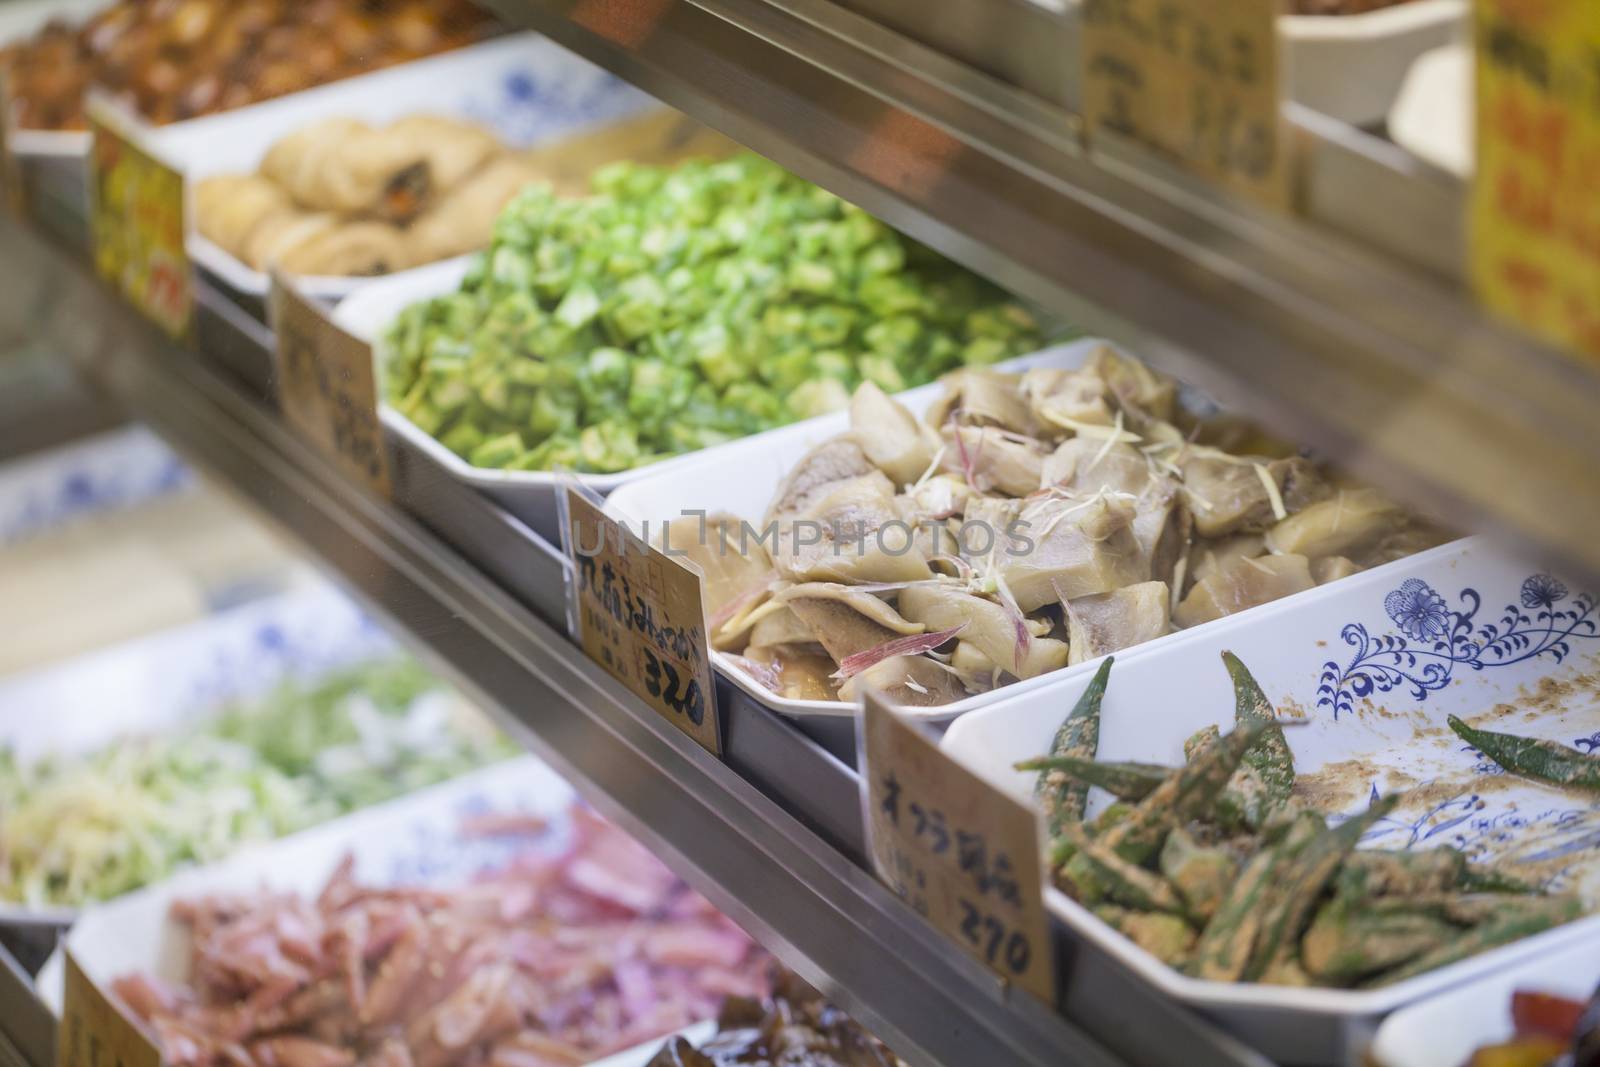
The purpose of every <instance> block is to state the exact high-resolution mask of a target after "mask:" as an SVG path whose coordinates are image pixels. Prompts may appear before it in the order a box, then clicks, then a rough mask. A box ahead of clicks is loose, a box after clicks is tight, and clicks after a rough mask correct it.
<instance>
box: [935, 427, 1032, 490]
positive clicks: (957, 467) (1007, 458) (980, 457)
mask: <svg viewBox="0 0 1600 1067" xmlns="http://www.w3.org/2000/svg"><path fill="white" fill-rule="evenodd" d="M943 438H944V442H945V448H944V452H943V458H942V459H941V461H940V463H941V465H942V467H943V469H944V470H946V471H950V472H954V473H959V474H960V475H962V476H963V477H964V478H965V479H966V481H967V484H968V485H970V486H971V487H972V490H973V491H974V492H978V493H988V492H993V491H995V490H999V491H1000V492H1002V493H1005V494H1006V495H1007V496H1027V495H1028V494H1029V493H1031V492H1033V491H1034V490H1035V489H1037V488H1039V470H1040V466H1041V464H1043V462H1044V458H1045V454H1046V453H1045V449H1044V446H1043V445H1041V444H1039V443H1038V442H1037V441H1034V440H1033V439H1032V438H1019V437H1017V436H1016V435H1014V434H1008V433H1004V432H1002V431H1000V430H996V429H994V428H993V427H988V426H983V427H975V426H946V427H945V428H944V431H943Z"/></svg>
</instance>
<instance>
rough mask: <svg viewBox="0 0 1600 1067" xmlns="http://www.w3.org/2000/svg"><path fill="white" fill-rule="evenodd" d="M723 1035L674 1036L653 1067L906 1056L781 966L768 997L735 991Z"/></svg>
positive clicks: (850, 1062) (840, 1063) (866, 1065)
mask: <svg viewBox="0 0 1600 1067" xmlns="http://www.w3.org/2000/svg"><path fill="white" fill-rule="evenodd" d="M717 1031H718V1032H717V1036H716V1037H713V1038H712V1039H711V1040H710V1041H708V1042H706V1043H705V1044H704V1045H701V1046H700V1047H699V1048H695V1047H694V1046H693V1045H691V1044H690V1043H689V1042H688V1041H686V1040H684V1039H683V1038H681V1037H675V1038H673V1039H672V1040H671V1041H669V1042H668V1043H667V1044H666V1045H665V1046H664V1047H663V1048H662V1049H661V1051H660V1052H658V1053H656V1056H655V1059H653V1060H651V1061H650V1063H649V1065H648V1067H733V1065H734V1064H762V1065H777V1064H781V1065H782V1067H903V1061H902V1060H901V1059H900V1058H899V1057H897V1056H896V1055H895V1054H894V1053H893V1052H890V1051H889V1049H888V1047H887V1046H886V1045H884V1043H883V1042H882V1041H879V1040H878V1039H877V1038H875V1037H873V1036H872V1035H871V1034H869V1033H868V1032H867V1031H866V1030H865V1029H864V1028H863V1027H862V1026H861V1024H860V1023H858V1022H856V1021H855V1020H854V1019H852V1018H850V1017H849V1016H848V1015H846V1014H845V1013H844V1012H842V1011H840V1010H839V1009H838V1008H836V1007H834V1006H833V1005H832V1004H829V1003H828V1002H827V1001H825V1000H823V999H822V994H820V993H818V992H817V991H816V990H815V989H812V988H811V987H810V986H808V985H806V984H805V983H804V982H802V981H801V980H800V979H799V978H797V977H795V976H794V975H793V974H790V973H788V972H786V971H781V970H779V971H778V972H777V973H776V974H775V975H774V977H773V994H772V996H771V997H770V998H768V999H767V1000H754V999H751V998H748V997H730V998H729V999H728V1000H727V1002H726V1003H725V1004H723V1007H722V1014H721V1015H720V1017H718V1019H717Z"/></svg>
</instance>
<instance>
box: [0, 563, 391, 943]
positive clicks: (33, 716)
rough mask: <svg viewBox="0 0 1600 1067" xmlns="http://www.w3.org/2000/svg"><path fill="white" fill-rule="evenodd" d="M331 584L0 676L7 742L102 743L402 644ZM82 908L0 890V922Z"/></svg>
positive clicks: (87, 746) (32, 751)
mask: <svg viewBox="0 0 1600 1067" xmlns="http://www.w3.org/2000/svg"><path fill="white" fill-rule="evenodd" d="M399 652H400V650H399V647H398V646H397V645H396V644H395V642H394V640H393V639H392V638H391V637H389V636H388V634H386V633H385V632H384V631H383V630H382V629H381V628H380V627H379V626H378V624H377V623H376V622H375V621H374V620H373V619H372V618H371V617H370V616H368V615H367V614H366V613H365V612H363V611H362V610H361V609H360V608H359V607H357V606H356V604H355V603H354V602H353V601H351V600H350V599H349V598H348V597H346V596H345V595H344V594H343V593H341V592H339V591H338V590H337V589H335V588H334V587H333V586H331V585H328V584H323V583H318V584H316V585H312V586H307V587H302V588H300V589H297V590H295V591H293V592H290V593H285V594H283V595H281V596H277V597H273V598H271V599H267V600H261V601H256V602H254V603H251V604H247V605H244V606H242V607H238V608H234V609H233V610H231V611H228V612H224V613H222V614H220V615H215V616H212V617H211V618H208V619H203V620H201V621H199V622H194V623H190V624H188V625H185V626H180V627H175V628H173V629H171V630H166V631H163V632H160V633H156V634H152V635H151V636H149V637H145V638H141V639H140V640H137V641H130V642H128V643H126V644H123V645H118V646H116V647H113V648H110V649H106V650H103V651H99V652H95V653H93V654H91V655H87V656H81V657H79V658H77V659H72V660H68V661H66V662H64V663H59V664H53V665H50V666H48V667H43V668H40V669H38V670H35V671H30V672H25V673H23V674H17V675H12V676H10V677H8V678H7V679H5V681H4V683H3V684H0V746H3V747H5V748H9V749H10V750H11V751H12V752H13V753H14V754H15V755H16V757H17V759H19V760H21V761H23V762H24V763H28V762H32V761H35V760H38V759H42V758H44V757H46V756H50V755H71V754H81V753H86V752H92V751H96V750H98V749H101V748H103V747H105V746H106V745H108V744H111V743H113V742H114V741H115V740H116V738H118V737H122V736H127V735H134V734H165V733H174V732H177V731H180V730H182V729H184V727H185V726H186V725H187V724H189V723H192V722H194V721H195V720H197V719H199V718H203V717H205V716H207V715H211V714H215V713H216V712H217V711H218V710H219V709H220V708H222V707H224V706H226V705H227V704H229V703H231V702H234V701H240V700H249V699H253V698H257V697H260V696H262V695H264V694H265V693H267V692H268V691H269V690H271V689H272V688H273V687H274V686H275V685H277V684H278V683H280V682H282V681H283V680H285V679H287V678H300V679H303V680H311V679H315V678H316V677H317V676H319V675H323V674H326V673H328V672H331V671H334V670H337V669H339V668H341V667H345V666H349V665H352V664H355V663H358V662H361V661H363V660H368V659H372V658H376V657H381V656H393V655H398V654H399ZM77 914H78V909H76V908H37V907H28V906H24V905H20V904H14V903H7V902H4V901H0V923H8V924H19V925H61V924H66V923H70V922H71V921H72V920H73V919H74V918H75V917H76V915H77Z"/></svg>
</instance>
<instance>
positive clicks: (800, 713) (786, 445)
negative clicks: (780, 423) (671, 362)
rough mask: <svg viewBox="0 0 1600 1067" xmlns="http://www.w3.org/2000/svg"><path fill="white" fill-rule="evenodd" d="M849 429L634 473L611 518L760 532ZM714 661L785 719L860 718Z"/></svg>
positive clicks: (1042, 357)
mask: <svg viewBox="0 0 1600 1067" xmlns="http://www.w3.org/2000/svg"><path fill="white" fill-rule="evenodd" d="M1104 343H1105V342H1103V341H1099V340H1082V341H1073V342H1071V343H1070V344H1064V345H1057V346H1055V347H1053V348H1047V349H1045V350H1043V351H1041V352H1035V353H1033V354H1031V355H1027V356H1021V357H1019V358H1017V359H1013V360H1008V361H1006V362H1004V363H1000V364H997V369H1000V370H1012V371H1020V370H1026V369H1027V368H1029V367H1077V366H1081V365H1082V364H1083V362H1084V360H1086V359H1087V358H1088V357H1089V355H1090V354H1091V353H1092V352H1094V350H1095V349H1097V348H1099V347H1100V346H1101V345H1103V344H1104ZM943 395H944V386H943V384H941V383H940V382H931V383H929V384H927V385H923V386H919V387H918V388H916V389H910V390H907V391H906V392H903V393H898V394H896V395H895V399H896V400H898V401H899V402H900V403H901V404H904V405H905V407H906V408H907V410H909V411H910V412H911V413H912V414H913V415H915V416H917V417H919V418H920V417H921V416H922V414H923V413H924V412H925V411H927V410H928V408H930V407H932V406H933V404H934V403H935V402H936V401H937V400H938V399H939V398H940V397H941V396H943ZM849 429H850V415H849V413H848V412H837V413H835V414H832V415H824V416H822V417H820V418H815V419H807V420H805V421H804V422H797V423H795V424H794V425H792V426H784V427H780V428H779V429H776V430H769V431H767V432H766V433H761V434H756V435H755V436H753V437H746V438H744V439H743V440H740V441H731V442H729V443H727V444H724V445H717V446H716V447H715V448H708V449H705V450H704V451H701V452H696V453H693V455H692V456H691V457H686V458H690V459H692V461H693V462H688V463H684V462H678V461H674V462H671V463H660V464H656V465H655V466H653V467H645V468H641V470H640V471H630V472H629V473H630V474H631V475H642V476H639V477H634V478H631V479H630V480H629V481H628V482H627V483H626V484H625V485H622V486H620V487H618V488H617V490H616V491H615V492H613V493H612V494H611V496H610V497H609V498H608V499H607V502H606V510H607V511H609V512H610V513H612V514H613V515H616V516H617V517H618V518H621V519H625V520H626V521H627V522H628V523H629V525H630V526H632V527H633V528H634V529H635V531H636V532H643V531H644V524H646V523H648V524H649V527H650V532H651V536H654V533H655V531H657V530H659V529H660V528H661V524H662V523H665V522H669V521H671V520H673V519H676V518H680V517H683V516H684V515H688V514H692V513H693V512H696V511H704V512H706V513H707V514H716V513H718V512H722V513H726V514H729V515H734V516H736V517H738V518H741V519H744V520H746V521H748V522H750V523H751V524H752V525H753V526H759V525H760V521H761V516H762V515H763V514H764V513H765V512H766V510H767V506H768V505H769V504H770V503H771V502H772V494H773V493H774V492H775V491H776V490H777V488H778V483H779V482H781V481H782V480H783V478H784V476H785V475H786V474H788V473H789V471H790V469H791V468H793V466H794V465H795V463H796V462H797V461H798V460H799V459H800V457H801V456H803V455H805V454H806V452H808V451H809V450H810V449H811V448H813V447H815V446H816V445H819V444H821V443H822V442H823V441H826V440H827V439H828V438H830V437H835V436H837V435H839V434H841V433H844V432H845V431H847V430H849ZM711 658H712V661H713V663H714V664H715V665H716V668H717V670H718V671H720V672H721V673H722V674H723V675H725V676H726V677H727V678H728V680H729V681H731V682H733V684H735V685H737V686H738V687H739V688H740V689H743V690H744V691H745V692H746V693H748V694H749V695H750V696H751V698H753V699H754V700H756V701H757V702H758V703H761V704H763V705H765V706H766V707H768V708H771V709H772V710H774V711H777V712H780V713H781V714H784V715H792V716H795V717H797V718H806V717H811V716H824V717H832V718H840V719H849V718H852V717H853V716H854V715H855V713H856V709H855V705H854V704H848V703H844V702H842V701H836V700H793V699H790V698H787V697H780V696H777V695H775V694H774V693H773V692H772V691H771V690H770V689H767V688H765V687H763V686H762V685H761V684H760V683H758V682H757V681H756V680H755V679H753V678H751V677H750V676H749V675H748V674H747V673H745V672H744V671H742V670H740V669H739V668H738V667H735V666H734V665H733V664H732V663H730V662H729V661H728V658H727V657H726V656H725V655H724V654H723V653H721V652H716V651H713V652H712V654H711ZM1057 673H1058V674H1059V673H1060V672H1057ZM1051 677H1053V676H1052V675H1041V676H1040V677H1037V678H1030V679H1027V680H1025V681H1020V682H1015V683H1013V684H1012V685H1010V686H1007V687H1006V688H1005V689H1001V690H996V691H995V692H994V693H981V694H979V695H977V696H971V697H968V698H967V699H965V700H959V701H957V702H955V703H954V704H946V705H943V706H941V707H936V708H916V709H908V711H910V712H911V713H913V714H915V715H917V716H918V717H920V718H922V719H924V720H926V721H928V722H947V721H949V720H950V719H953V718H955V717H956V716H957V715H960V714H962V713H963V712H966V711H969V710H971V709H972V708H976V707H981V706H983V705H984V704H989V703H993V702H994V700H996V699H997V698H998V696H999V694H1001V693H1014V692H1018V691H1021V690H1025V689H1032V688H1034V687H1036V686H1039V685H1043V684H1046V683H1047V681H1048V679H1050V678H1051Z"/></svg>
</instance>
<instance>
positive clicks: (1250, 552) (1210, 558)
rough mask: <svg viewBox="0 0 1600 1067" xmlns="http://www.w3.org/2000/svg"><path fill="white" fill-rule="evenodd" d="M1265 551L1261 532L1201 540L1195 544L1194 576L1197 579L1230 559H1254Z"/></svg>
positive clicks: (1265, 547) (1264, 539)
mask: <svg viewBox="0 0 1600 1067" xmlns="http://www.w3.org/2000/svg"><path fill="white" fill-rule="evenodd" d="M1266 553H1267V540H1266V538H1265V537H1264V536H1263V535H1261V534H1234V535H1233V536H1232V537H1224V538H1221V539H1220V540H1216V541H1203V542H1201V543H1200V544H1198V545H1196V546H1195V552H1194V578H1195V581H1199V580H1200V579H1201V578H1205V577H1207V576H1209V575H1211V574H1214V573H1216V571H1217V569H1218V568H1220V567H1222V566H1223V565H1224V564H1226V563H1228V562H1229V561H1230V560H1233V559H1236V558H1239V557H1243V558H1245V559H1255V558H1256V557H1257V556H1264V555H1266Z"/></svg>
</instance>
